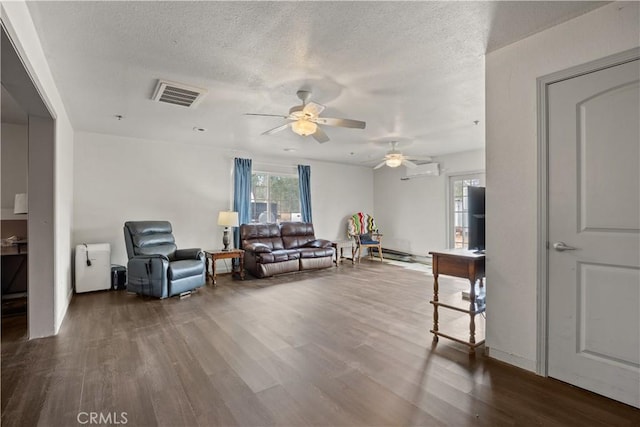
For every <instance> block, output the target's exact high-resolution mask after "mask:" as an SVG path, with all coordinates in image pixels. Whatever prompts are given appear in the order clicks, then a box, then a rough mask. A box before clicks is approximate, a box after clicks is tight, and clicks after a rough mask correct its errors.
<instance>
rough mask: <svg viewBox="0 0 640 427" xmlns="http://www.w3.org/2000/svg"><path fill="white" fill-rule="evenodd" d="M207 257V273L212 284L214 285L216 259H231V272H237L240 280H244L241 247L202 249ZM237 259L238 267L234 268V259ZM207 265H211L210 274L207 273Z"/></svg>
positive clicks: (242, 251)
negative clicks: (226, 249) (225, 249)
mask: <svg viewBox="0 0 640 427" xmlns="http://www.w3.org/2000/svg"><path fill="white" fill-rule="evenodd" d="M204 253H205V255H206V257H207V274H208V275H209V277H210V278H211V281H212V282H213V286H216V278H217V275H216V261H217V260H219V259H231V274H237V275H239V276H240V279H241V280H244V250H242V249H229V250H228V251H224V250H222V249H209V250H206V251H204ZM236 259H237V260H238V264H239V266H238V269H236V265H235V262H234V261H235V260H236ZM209 266H210V267H211V274H209Z"/></svg>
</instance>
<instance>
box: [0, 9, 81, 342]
mask: <svg viewBox="0 0 640 427" xmlns="http://www.w3.org/2000/svg"><path fill="white" fill-rule="evenodd" d="M0 16H1V17H2V22H3V23H4V25H5V28H6V30H7V33H8V34H9V36H10V37H11V39H12V40H13V42H14V44H15V47H16V51H17V52H18V55H19V56H20V57H21V59H22V60H23V62H24V66H25V68H26V69H27V71H28V73H29V75H30V76H31V78H32V80H33V83H34V85H35V86H36V87H37V89H38V91H39V93H40V95H41V96H42V100H43V101H44V103H45V105H47V107H48V109H49V111H50V112H51V114H52V115H53V116H54V118H55V130H54V138H55V141H54V143H55V147H54V154H55V155H54V157H53V159H51V161H52V162H53V169H54V183H53V188H54V191H53V192H54V194H53V210H54V211H53V225H52V226H53V235H54V241H53V245H52V246H53V249H51V248H48V251H49V252H48V253H50V252H51V251H52V250H53V258H54V262H53V275H52V277H50V276H51V275H48V276H47V277H45V278H43V279H42V280H38V281H37V282H36V281H35V280H34V279H35V277H34V275H32V274H31V268H30V273H29V304H30V305H31V303H32V302H34V301H36V300H39V301H38V302H39V303H42V304H43V305H46V306H47V307H53V310H52V313H53V318H50V317H51V316H49V314H48V312H37V311H35V310H34V311H32V310H30V313H29V338H37V337H43V336H48V335H53V334H56V333H57V332H58V330H59V328H60V325H61V324H62V320H63V319H64V315H65V314H66V311H67V307H68V306H69V301H70V300H71V295H72V293H71V274H70V273H71V270H70V268H71V267H70V265H71V245H70V242H71V222H72V219H71V215H72V200H73V180H72V176H73V175H72V174H73V128H72V127H71V122H70V121H69V118H68V116H67V113H66V111H65V108H64V104H63V102H62V98H61V97H60V93H59V92H58V89H57V87H56V84H55V82H54V80H53V76H52V75H51V71H50V69H49V65H48V63H47V60H46V58H45V55H44V52H43V51H42V46H41V45H40V39H39V38H38V34H37V33H36V30H35V27H34V25H33V21H32V20H31V15H30V14H29V11H28V9H27V6H26V4H25V2H23V1H3V2H1V11H0ZM50 225H51V224H50ZM30 227H31V224H30ZM32 249H34V248H33V245H30V248H29V251H30V252H33V251H32ZM52 287H53V289H51V288H52Z"/></svg>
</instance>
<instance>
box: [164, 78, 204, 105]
mask: <svg viewBox="0 0 640 427" xmlns="http://www.w3.org/2000/svg"><path fill="white" fill-rule="evenodd" d="M206 94H207V91H206V90H205V89H201V88H199V87H195V86H188V85H185V84H182V83H176V82H170V81H167V80H158V85H157V86H156V90H155V92H154V93H153V97H152V98H151V99H153V100H154V101H158V102H166V103H167V104H174V105H181V106H183V107H188V108H191V107H195V106H196V105H198V103H199V102H200V101H201V100H202V98H204V96H205V95H206Z"/></svg>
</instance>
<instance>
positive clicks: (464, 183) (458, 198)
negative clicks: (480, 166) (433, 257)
mask: <svg viewBox="0 0 640 427" xmlns="http://www.w3.org/2000/svg"><path fill="white" fill-rule="evenodd" d="M483 185H484V174H469V175H457V176H451V177H449V200H450V202H449V211H450V216H449V224H451V225H450V227H449V246H450V247H452V248H462V249H466V248H467V247H468V245H469V218H468V215H467V210H468V206H467V202H468V196H467V188H468V187H469V186H483Z"/></svg>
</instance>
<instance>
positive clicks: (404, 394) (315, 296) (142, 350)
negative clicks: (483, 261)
mask: <svg viewBox="0 0 640 427" xmlns="http://www.w3.org/2000/svg"><path fill="white" fill-rule="evenodd" d="M218 283H219V286H218V287H217V288H213V287H211V286H207V287H206V288H204V289H201V290H200V291H199V292H197V293H196V294H194V295H193V296H191V297H189V298H185V299H182V300H180V299H177V298H172V299H169V300H162V301H161V300H153V299H146V298H142V297H138V296H135V295H130V294H127V293H126V292H123V291H114V292H99V293H92V294H82V295H76V296H74V298H73V301H72V302H71V305H70V306H69V311H68V313H67V317H66V319H65V321H64V324H63V326H62V329H61V331H60V334H59V335H58V336H56V337H52V338H45V339H39V340H33V341H25V340H24V335H21V334H20V333H16V332H15V330H16V328H19V327H20V324H19V321H16V320H13V322H14V324H10V323H6V322H5V323H3V337H2V390H1V391H2V396H1V410H2V419H1V421H2V425H3V426H32V425H45V426H71V425H80V423H81V422H83V424H87V425H90V424H89V423H88V421H89V416H91V414H90V413H92V412H93V413H97V414H96V417H98V416H102V417H103V418H102V421H105V422H103V423H102V425H107V424H111V425H113V424H128V425H132V426H155V425H163V426H258V425H260V426H267V425H280V426H307V425H318V426H346V425H348V426H364V425H367V426H391V425H393V426H398V425H423V426H442V425H451V426H467V425H483V426H502V425H519V426H520V425H524V426H528V425H549V426H560V425H568V426H610V425H621V426H622V425H629V426H631V425H640V411H638V410H636V409H634V408H631V407H629V406H626V405H623V404H620V403H617V402H614V401H611V400H609V399H606V398H604V397H601V396H598V395H595V394H592V393H590V392H587V391H584V390H581V389H578V388H575V387H572V386H569V385H567V384H564V383H561V382H559V381H555V380H552V379H548V378H541V377H538V376H536V375H534V374H531V373H529V372H525V371H522V370H520V369H518V368H514V367H511V366H508V365H505V364H502V363H499V362H497V361H494V360H491V359H489V358H485V357H482V356H480V355H479V356H477V357H476V359H470V358H469V357H468V355H467V348H466V347H465V346H463V345H461V344H458V343H455V342H452V341H449V340H444V339H443V340H440V342H439V343H438V344H437V346H436V347H434V348H432V335H431V334H430V333H429V328H430V326H431V321H432V307H431V305H430V304H429V299H430V296H431V290H432V288H431V286H432V278H431V276H430V275H428V274H426V273H424V272H420V271H414V270H409V269H404V268H402V267H398V266H394V265H388V264H381V263H380V262H379V261H378V262H375V261H371V262H369V261H366V260H363V261H362V263H361V264H360V265H355V266H353V265H351V264H350V263H345V264H342V265H341V266H340V267H339V268H331V269H325V270H322V271H317V272H309V273H301V274H294V275H286V276H281V277H278V278H274V279H262V280H258V279H253V278H251V277H249V278H248V279H247V280H245V281H243V282H242V281H237V280H232V279H231V277H230V276H222V277H220V278H219V279H218ZM463 288H466V285H465V283H464V282H463V281H459V280H457V279H453V278H445V277H441V294H445V293H453V292H459V291H460V290H462V289H463ZM457 317H459V315H457V314H455V313H454V314H450V313H448V311H445V310H442V315H441V319H440V321H441V322H444V321H449V320H455V319H456V318H457ZM462 325H463V327H465V326H466V324H465V323H464V322H462ZM481 352H482V348H480V353H481ZM123 413H124V414H123ZM107 417H109V418H108V419H107ZM123 417H124V418H123ZM97 420H98V421H99V420H100V418H97ZM106 421H108V422H106ZM115 421H118V422H115ZM125 421H126V423H125ZM94 424H95V423H94Z"/></svg>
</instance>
